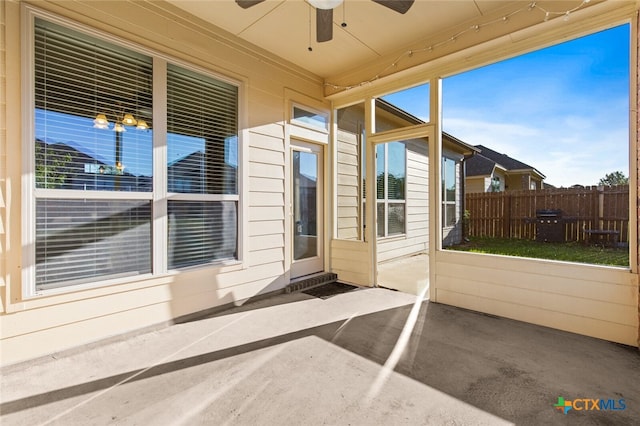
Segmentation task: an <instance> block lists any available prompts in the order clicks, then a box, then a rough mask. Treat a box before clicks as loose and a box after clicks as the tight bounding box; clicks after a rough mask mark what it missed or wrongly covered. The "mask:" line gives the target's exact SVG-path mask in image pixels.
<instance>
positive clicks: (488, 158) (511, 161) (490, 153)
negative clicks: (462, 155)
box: [466, 145, 546, 179]
mask: <svg viewBox="0 0 640 426" xmlns="http://www.w3.org/2000/svg"><path fill="white" fill-rule="evenodd" d="M475 148H476V149H477V150H478V151H479V153H477V154H476V155H474V156H473V157H471V158H469V159H468V160H467V170H466V173H467V177H471V176H488V175H491V173H493V170H494V169H495V168H496V167H497V168H502V169H504V170H505V171H506V172H507V173H509V172H511V173H514V172H518V173H530V174H533V175H536V176H538V177H539V178H540V179H544V178H545V177H546V176H545V175H543V174H542V173H540V171H538V170H536V168H535V167H532V166H530V165H528V164H526V163H523V162H522V161H519V160H516V159H515V158H511V157H509V156H508V155H506V154H502V153H500V152H497V151H494V150H492V149H490V148H487V147H486V146H484V145H476V146H475Z"/></svg>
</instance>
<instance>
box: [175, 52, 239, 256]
mask: <svg viewBox="0 0 640 426" xmlns="http://www.w3.org/2000/svg"><path fill="white" fill-rule="evenodd" d="M237 111H238V88H237V87H236V86H234V85H231V84H228V83H225V82H222V81H219V80H216V79H213V78H211V77H208V76H205V75H202V74H199V73H196V72H193V71H191V70H187V69H184V68H182V67H179V66H176V65H172V64H169V66H168V68H167V130H168V135H167V150H168V156H167V158H168V164H167V176H168V182H167V183H168V191H169V192H170V193H172V194H171V199H170V200H169V204H168V214H169V235H168V246H169V253H168V260H169V268H180V267H184V266H190V265H194V264H203V263H208V262H214V261H223V260H230V259H237V245H238V244H237V239H238V226H237V210H238V201H239V195H238V142H237V141H238V118H237ZM194 197H195V198H194Z"/></svg>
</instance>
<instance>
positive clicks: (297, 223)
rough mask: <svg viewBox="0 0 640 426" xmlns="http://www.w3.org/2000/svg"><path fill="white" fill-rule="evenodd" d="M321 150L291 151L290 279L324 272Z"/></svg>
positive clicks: (305, 147)
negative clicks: (291, 239)
mask: <svg viewBox="0 0 640 426" xmlns="http://www.w3.org/2000/svg"><path fill="white" fill-rule="evenodd" d="M323 164H324V163H323V157H322V147H321V146H318V145H313V144H306V143H302V142H298V141H296V142H295V145H293V144H292V148H291V186H292V188H291V189H292V192H291V216H292V220H291V223H292V226H293V230H292V233H291V235H292V236H293V241H292V247H293V255H292V264H291V278H298V277H301V276H304V275H309V274H313V273H314V272H321V271H323V269H324V258H323V235H324V234H323V211H324V203H323V200H324V190H323V185H322V181H323V175H322V171H323Z"/></svg>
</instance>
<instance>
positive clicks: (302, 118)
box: [291, 105, 329, 132]
mask: <svg viewBox="0 0 640 426" xmlns="http://www.w3.org/2000/svg"><path fill="white" fill-rule="evenodd" d="M291 121H292V122H293V123H296V124H299V125H302V126H305V127H311V128H315V129H319V130H323V131H325V132H326V131H328V130H329V116H328V114H327V113H322V112H316V111H311V110H310V109H308V108H301V107H299V106H297V105H294V106H293V117H292V119H291Z"/></svg>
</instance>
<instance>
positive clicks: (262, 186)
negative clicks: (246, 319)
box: [248, 124, 285, 285]
mask: <svg viewBox="0 0 640 426" xmlns="http://www.w3.org/2000/svg"><path fill="white" fill-rule="evenodd" d="M282 134H283V129H282V126H280V125H276V124H273V125H271V126H268V127H262V128H260V129H259V131H255V132H251V139H250V144H249V200H248V204H249V239H248V241H249V266H250V267H255V266H262V267H264V266H265V265H269V266H270V267H271V269H268V270H266V269H263V271H264V272H266V271H269V272H268V275H269V276H267V277H264V276H263V277H261V279H263V280H264V279H272V280H273V281H275V282H278V283H280V284H281V285H284V284H285V283H284V269H285V265H284V261H285V256H284V250H285V232H284V231H285V224H284V221H285V208H284V188H285V179H284V177H285V154H284V140H283V137H282V136H280V135H282ZM253 269H255V268H253ZM258 275H260V274H258Z"/></svg>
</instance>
